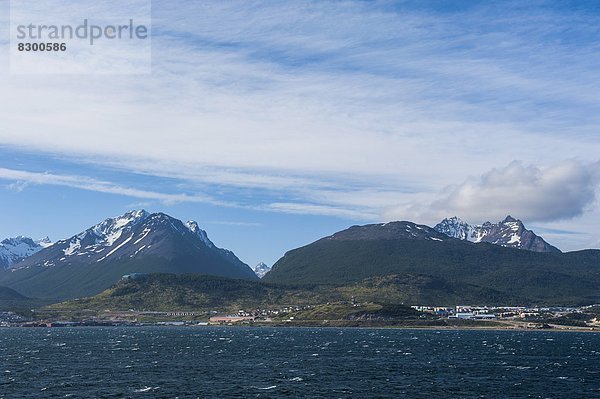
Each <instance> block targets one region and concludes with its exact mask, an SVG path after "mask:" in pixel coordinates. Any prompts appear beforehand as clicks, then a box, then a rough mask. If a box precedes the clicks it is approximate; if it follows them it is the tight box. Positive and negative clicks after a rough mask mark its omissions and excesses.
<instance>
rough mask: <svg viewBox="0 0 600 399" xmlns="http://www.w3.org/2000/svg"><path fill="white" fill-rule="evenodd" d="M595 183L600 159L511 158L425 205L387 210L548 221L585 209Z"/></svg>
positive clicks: (478, 220) (421, 214)
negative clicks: (538, 162)
mask: <svg viewBox="0 0 600 399" xmlns="http://www.w3.org/2000/svg"><path fill="white" fill-rule="evenodd" d="M599 185H600V163H594V164H584V163H581V162H577V161H563V162H560V163H557V164H554V165H552V166H548V167H544V168H540V167H537V166H533V165H525V164H523V163H522V162H518V161H514V162H512V163H510V164H509V165H508V166H506V167H505V168H501V169H492V170H490V171H488V172H486V173H484V174H483V175H481V176H479V177H472V178H470V179H468V180H466V181H465V182H464V183H462V184H460V185H457V186H450V187H448V188H447V189H446V190H445V191H444V192H442V193H441V194H440V195H438V198H437V199H435V200H434V201H432V202H430V203H429V205H425V206H422V205H415V204H410V205H407V206H404V207H398V208H396V209H394V210H392V211H390V215H394V214H396V215H398V216H400V215H406V214H408V213H413V214H416V215H419V217H420V218H423V219H426V220H428V221H432V220H438V221H439V220H440V219H441V218H443V217H448V216H454V215H456V216H459V217H461V218H463V219H465V220H468V221H471V222H476V223H481V222H484V221H487V220H491V221H496V220H501V219H502V218H504V217H505V216H506V215H507V214H511V215H513V216H514V217H518V218H520V219H523V220H525V221H527V222H552V221H557V220H564V219H571V218H574V217H577V216H580V215H582V214H583V213H584V212H586V211H589V210H591V208H592V207H593V206H594V205H595V199H596V193H597V191H598V188H599V187H600V186H599Z"/></svg>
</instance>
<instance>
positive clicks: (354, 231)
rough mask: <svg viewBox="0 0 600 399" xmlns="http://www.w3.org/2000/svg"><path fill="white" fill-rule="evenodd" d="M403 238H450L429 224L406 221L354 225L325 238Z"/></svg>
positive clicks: (443, 239)
mask: <svg viewBox="0 0 600 399" xmlns="http://www.w3.org/2000/svg"><path fill="white" fill-rule="evenodd" d="M401 238H406V239H420V240H429V241H447V240H448V236H447V235H446V234H442V233H440V232H438V231H436V230H434V229H432V228H431V227H429V226H425V225H423V224H415V223H413V222H406V221H402V222H389V223H380V224H368V225H366V226H352V227H350V228H348V229H346V230H342V231H339V232H337V233H335V234H334V235H332V236H329V237H327V238H325V239H329V240H337V241H348V240H397V239H401Z"/></svg>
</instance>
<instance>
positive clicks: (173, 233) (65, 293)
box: [0, 210, 258, 299]
mask: <svg viewBox="0 0 600 399" xmlns="http://www.w3.org/2000/svg"><path fill="white" fill-rule="evenodd" d="M153 272H165V273H199V274H209V275H217V276H223V277H231V278H242V279H251V280H257V279H258V278H257V277H256V275H255V274H254V272H253V271H252V269H251V268H250V267H249V266H248V265H246V264H245V263H243V262H242V261H240V260H239V259H238V258H237V257H236V256H235V254H233V252H231V251H228V250H226V249H221V248H218V247H216V246H215V245H214V244H213V243H212V242H211V241H210V239H209V238H208V236H207V234H206V232H205V231H204V230H202V229H200V228H199V227H198V224H197V223H196V222H193V221H190V222H187V223H185V224H184V223H182V222H181V221H180V220H177V219H175V218H172V217H170V216H168V215H166V214H164V213H153V214H150V213H148V212H146V211H144V210H141V211H132V212H128V213H126V214H124V215H122V216H118V217H114V218H109V219H106V220H104V221H103V222H101V223H99V224H97V225H95V226H92V227H90V228H89V229H87V230H85V231H83V232H81V233H79V234H77V235H74V236H73V237H71V238H69V239H66V240H61V241H58V242H56V243H55V244H54V245H52V246H49V247H47V248H44V249H42V250H40V251H38V252H37V253H35V254H33V255H31V256H29V257H28V258H26V259H25V260H23V261H21V262H19V263H18V264H16V265H15V266H14V267H13V268H11V269H10V271H4V272H0V285H4V286H8V287H10V288H14V289H16V290H18V291H19V292H21V293H23V294H24V295H27V296H34V297H38V298H51V299H64V298H73V297H81V296H89V295H94V294H97V293H99V292H101V291H103V290H105V289H106V288H108V287H110V286H111V285H112V284H114V283H115V282H117V281H118V280H119V279H120V278H121V277H122V276H123V275H125V274H130V273H153Z"/></svg>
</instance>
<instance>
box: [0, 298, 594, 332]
mask: <svg viewBox="0 0 600 399" xmlns="http://www.w3.org/2000/svg"><path fill="white" fill-rule="evenodd" d="M375 306H378V305H373V304H360V303H355V302H340V303H328V304H324V305H297V306H284V307H279V308H270V309H251V310H248V309H246V310H244V309H240V310H238V311H237V312H227V313H226V312H221V311H217V310H211V311H187V310H186V311H178V310H173V311H163V312H161V311H144V310H136V309H129V310H127V311H110V310H107V311H105V312H104V313H103V314H97V315H90V316H87V317H86V316H83V317H78V318H74V317H70V316H66V315H60V314H54V315H52V314H51V313H48V312H44V313H40V312H36V311H33V310H32V311H31V312H28V314H24V313H23V312H21V313H17V312H11V311H3V312H0V327H80V326H105V327H108V326H147V325H157V326H210V325H246V326H248V325H257V326H258V325H261V326H268V325H300V326H301V325H307V326H308V325H325V326H326V325H339V324H336V321H355V322H359V323H358V324H349V325H348V326H354V325H365V326H390V327H415V328H424V327H431V328H436V327H453V328H460V327H464V328H500V329H501V328H513V329H557V330H587V331H600V305H590V306H582V307H560V306H558V307H527V306H475V305H460V306H411V307H410V308H408V307H405V308H407V309H412V311H414V312H413V313H412V314H411V315H409V316H407V315H403V316H395V315H392V314H387V315H385V314H379V313H378V312H377V311H376V310H375V309H376V308H375ZM323 307H327V308H328V309H330V310H331V309H335V310H336V311H337V312H338V313H339V315H338V316H337V317H334V316H335V313H331V311H330V313H329V315H326V314H323V312H322V310H323V309H322V308H323ZM352 310H355V311H354V312H352ZM319 312H321V313H319ZM332 315H333V316H332ZM360 322H362V324H361V323H360ZM342 325H344V324H342Z"/></svg>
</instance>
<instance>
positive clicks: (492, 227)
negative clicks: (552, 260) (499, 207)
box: [434, 216, 560, 253]
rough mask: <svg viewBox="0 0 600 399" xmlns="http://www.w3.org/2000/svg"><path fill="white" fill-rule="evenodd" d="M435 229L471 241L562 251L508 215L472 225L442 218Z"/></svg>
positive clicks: (544, 250)
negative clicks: (499, 219) (494, 221)
mask: <svg viewBox="0 0 600 399" xmlns="http://www.w3.org/2000/svg"><path fill="white" fill-rule="evenodd" d="M434 230H436V231H439V232H440V233H444V234H446V235H447V236H449V237H453V238H458V239H459V240H467V241H471V242H475V243H478V242H487V243H490V244H495V245H500V246H503V247H508V248H517V249H525V250H528V251H534V252H554V253H557V252H560V250H559V249H558V248H556V247H554V246H552V245H550V244H548V243H547V242H546V241H544V239H543V238H542V237H540V236H538V235H536V234H535V233H534V232H533V231H531V230H527V229H526V228H525V226H524V225H523V222H521V221H520V220H518V219H515V218H513V217H511V216H507V217H506V218H505V219H504V220H502V221H501V222H498V223H490V222H485V223H484V224H482V225H470V224H468V223H466V222H463V221H462V220H461V219H459V218H458V217H456V216H455V217H452V218H447V219H444V220H442V221H441V222H440V223H438V224H437V225H435V227H434Z"/></svg>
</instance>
